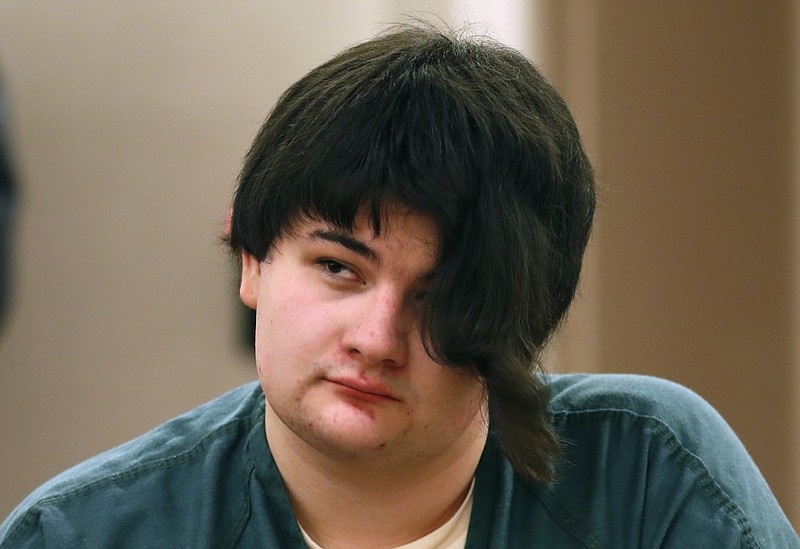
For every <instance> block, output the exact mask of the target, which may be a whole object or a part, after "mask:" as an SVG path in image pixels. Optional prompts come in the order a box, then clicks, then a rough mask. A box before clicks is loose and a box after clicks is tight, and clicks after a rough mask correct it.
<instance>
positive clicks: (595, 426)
mask: <svg viewBox="0 0 800 549" xmlns="http://www.w3.org/2000/svg"><path fill="white" fill-rule="evenodd" d="M594 208H595V186H594V179H593V175H592V170H591V167H590V165H589V162H588V160H587V158H586V154H585V153H584V150H583V147H582V145H581V141H580V137H579V135H578V131H577V129H576V127H575V124H574V122H573V120H572V117H571V115H570V113H569V110H568V109H567V107H566V105H565V104H564V102H563V100H562V99H561V97H560V96H559V94H558V93H557V92H556V91H555V89H554V88H553V87H552V86H551V85H550V84H549V83H548V82H547V81H546V79H545V78H544V77H543V76H542V75H541V74H540V73H539V72H538V71H537V70H536V68H535V67H534V66H533V65H532V64H531V63H530V62H529V61H527V60H526V59H525V58H524V57H523V56H521V55H520V54H519V53H517V52H515V51H513V50H510V49H508V48H506V47H503V46H502V45H499V44H497V43H494V42H491V41H489V40H487V39H482V38H481V39H470V38H464V37H459V36H454V35H451V34H448V33H445V32H441V31H438V30H436V29H431V28H425V27H406V28H401V29H397V30H395V31H393V32H391V33H388V34H386V35H383V36H381V37H378V38H376V39H374V40H370V41H368V42H365V43H362V44H359V45H356V46H354V47H352V48H350V49H347V50H345V51H344V52H342V53H340V54H339V55H337V56H336V57H334V58H333V59H332V60H331V61H329V62H327V63H325V64H323V65H321V66H320V67H317V68H316V69H314V70H312V71H311V72H310V73H309V74H307V75H306V76H305V77H303V78H302V79H301V80H300V81H298V82H297V83H296V84H294V85H293V86H291V87H290V88H289V89H288V90H287V91H286V92H285V93H284V95H283V96H282V97H281V99H280V100H279V102H278V104H277V106H276V107H275V109H274V110H273V112H272V113H271V115H270V116H269V117H268V119H267V121H266V122H265V123H264V125H263V127H262V129H261V131H260V133H259V134H258V136H257V137H256V139H255V141H254V143H253V145H252V148H251V149H250V152H249V154H248V156H247V158H246V160H245V164H244V167H243V169H242V173H241V176H240V180H239V185H238V188H237V191H236V196H235V200H234V204H233V209H232V219H231V227H230V234H229V239H228V240H229V245H230V248H231V250H232V252H233V254H234V256H235V257H237V258H238V259H240V261H241V275H242V278H241V287H240V296H241V299H242V300H243V302H244V303H245V304H246V305H248V306H250V307H252V308H254V309H255V310H256V345H255V355H256V364H257V369H258V377H259V380H260V383H257V384H256V383H254V384H251V385H247V386H244V387H241V388H239V389H236V390H234V391H232V392H230V393H228V394H227V395H224V396H223V397H221V398H219V399H217V400H215V401H213V402H210V403H208V404H206V405H204V406H202V407H200V408H198V409H196V410H194V411H192V412H189V413H188V414H186V415H184V416H181V417H179V418H176V419H174V420H172V421H170V422H168V423H166V424H165V425H163V426H161V427H159V428H157V429H155V430H154V431H152V432H151V433H148V434H146V435H144V436H143V437H141V438H139V439H136V440H134V441H132V442H130V443H128V444H126V445H123V446H121V447H119V448H117V449H115V450H111V451H110V452H108V453H106V454H103V455H101V456H98V457H96V458H93V459H92V460H89V461H88V462H86V463H84V464H82V465H79V466H77V467H76V468H74V469H72V470H70V471H68V472H66V473H64V474H62V475H61V476H59V477H57V478H56V479H54V480H52V481H50V482H49V483H47V484H46V485H45V486H43V487H42V488H40V489H39V490H37V491H36V492H34V494H32V495H31V496H30V497H29V498H28V499H27V500H26V501H25V502H23V504H22V505H21V506H20V507H19V508H18V509H17V510H16V511H15V512H14V513H13V514H12V515H11V516H10V517H9V518H8V519H7V521H6V522H5V523H4V525H3V526H2V528H0V540H1V541H0V546H2V547H3V548H6V547H8V548H11V547H29V546H30V547H33V546H57V547H76V546H81V547H125V546H130V547H174V546H185V547H304V546H309V547H325V548H340V547H343V548H352V547H369V548H379V547H413V548H423V547H469V548H478V547H526V548H527V547H559V548H561V547H613V548H621V547H800V542H798V538H797V536H796V534H795V533H794V531H793V530H792V527H791V526H790V525H789V522H788V520H787V519H786V517H785V516H784V514H783V513H782V511H781V509H780V507H779V505H778V504H777V502H776V501H775V498H774V497H773V496H772V494H771V492H770V490H769V488H768V486H767V485H766V483H765V482H764V480H763V478H762V477H761V475H760V473H759V472H758V470H757V468H756V467H755V465H754V464H753V462H752V460H751V459H750V458H749V456H748V455H747V453H746V451H745V450H744V449H743V447H742V446H741V444H740V443H739V441H738V440H737V438H736V436H735V435H734V434H733V433H732V432H731V430H730V429H729V428H728V427H727V426H726V424H725V423H724V421H723V420H722V419H721V418H720V417H719V416H718V415H717V414H716V413H715V412H714V411H713V410H712V409H711V408H710V407H709V406H708V405H707V404H706V403H704V402H703V401H702V400H701V399H700V398H699V397H697V396H696V395H694V394H693V393H691V392H689V391H688V390H686V389H683V388H681V387H679V386H677V385H674V384H672V383H669V382H666V381H661V380H656V379H652V378H645V377H637V376H624V375H620V376H601V375H572V376H558V377H552V378H550V377H548V376H546V375H545V374H544V372H542V371H541V369H540V368H539V361H540V357H541V353H542V352H543V349H544V347H545V345H546V343H547V342H548V339H549V338H550V337H551V336H552V334H553V333H554V331H555V330H556V329H557V327H558V325H559V323H560V322H561V320H562V319H563V318H564V315H565V313H566V311H567V308H568V307H569V304H570V302H571V301H572V299H573V296H574V293H575V288H576V285H577V282H578V277H579V273H580V268H581V261H582V256H583V252H584V248H585V246H586V243H587V240H588V237H589V232H590V228H591V224H592V218H593V213H594Z"/></svg>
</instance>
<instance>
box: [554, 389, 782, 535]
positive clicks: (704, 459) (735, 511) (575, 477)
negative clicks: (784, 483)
mask: <svg viewBox="0 0 800 549" xmlns="http://www.w3.org/2000/svg"><path fill="white" fill-rule="evenodd" d="M550 387H551V392H552V400H551V410H552V413H553V422H554V425H555V427H556V429H557V430H558V432H559V435H560V436H561V438H562V440H563V443H564V455H563V460H562V464H561V466H560V471H559V477H560V480H559V482H558V483H556V484H554V485H553V486H552V487H551V488H552V493H553V494H556V495H557V496H558V498H557V499H558V501H561V502H562V503H563V505H564V506H565V507H567V508H570V509H581V508H586V509H591V511H590V512H586V513H585V514H584V516H583V520H585V521H586V522H587V523H589V524H590V525H591V529H593V530H597V531H599V532H603V534H602V536H601V538H606V539H609V536H610V539H615V538H614V536H617V535H618V534H617V533H616V532H615V531H614V528H610V529H609V525H613V524H615V521H617V520H618V519H621V520H622V523H625V524H627V525H628V526H631V525H634V524H635V525H636V526H637V528H638V531H636V532H635V535H636V536H638V537H637V538H636V539H637V541H638V542H639V543H642V542H644V541H647V543H644V544H645V545H651V544H654V545H653V546H662V545H669V544H668V543H667V542H669V541H671V542H672V543H674V544H676V545H678V546H679V544H680V543H682V542H686V543H688V540H690V539H693V540H694V542H693V544H696V543H695V542H699V541H703V540H707V541H708V542H709V543H711V542H719V541H720V540H722V539H726V540H728V539H729V540H730V542H731V543H733V540H736V545H735V546H739V544H741V546H744V547H761V546H764V547H767V546H770V547H771V546H786V547H796V546H798V545H797V537H796V535H795V534H794V532H793V531H792V529H791V526H790V525H789V523H788V520H787V519H786V517H785V515H784V514H783V512H782V510H781V509H780V506H779V505H778V503H777V501H776V500H775V498H774V496H773V495H772V492H771V491H770V489H769V487H768V486H767V484H766V482H765V481H764V479H763V477H762V475H761V473H760V472H759V470H758V468H757V467H756V465H755V464H754V463H753V461H752V459H751V458H750V456H749V454H748V453H747V451H746V449H745V448H744V446H743V445H742V443H741V442H740V440H739V439H738V437H737V436H736V434H735V433H734V432H733V430H732V429H731V428H730V427H729V426H728V424H727V423H726V422H725V420H724V419H723V418H722V417H721V416H720V414H719V413H718V412H717V411H716V410H715V409H714V408H713V407H712V406H711V405H710V404H709V403H708V402H706V401H705V400H704V399H703V398H701V397H700V396H699V395H697V394H696V393H695V392H693V391H691V390H689V389H687V388H686V387H683V386H681V385H679V384H677V383H674V382H671V381H667V380H663V379H658V378H653V377H647V376H638V375H625V374H580V375H563V376H552V378H551V379H550ZM622 523H617V524H616V525H617V526H621V524H622ZM704 524H705V525H706V526H703V525H704ZM712 524H713V525H714V527H713V528H712V527H711V526H710V525H712ZM627 530H628V531H630V528H628V529H627ZM692 536H694V537H692ZM704 536H709V537H704ZM724 536H730V538H725V537H724ZM676 540H677V542H676ZM715 540H716V541H715ZM778 540H780V542H779V543H778ZM616 542H617V543H616V545H615V544H612V545H614V546H620V547H622V546H625V544H624V543H623V541H622V540H619V539H616ZM775 543H778V545H775ZM781 543H783V544H784V545H781ZM786 543H789V544H788V545H786ZM700 545H703V543H700ZM726 546H727V545H726Z"/></svg>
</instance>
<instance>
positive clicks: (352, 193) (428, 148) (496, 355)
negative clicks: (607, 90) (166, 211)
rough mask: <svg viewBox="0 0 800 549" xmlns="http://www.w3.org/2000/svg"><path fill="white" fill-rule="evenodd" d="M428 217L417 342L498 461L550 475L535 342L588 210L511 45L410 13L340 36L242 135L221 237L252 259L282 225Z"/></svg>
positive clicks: (573, 262)
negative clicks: (466, 398)
mask: <svg viewBox="0 0 800 549" xmlns="http://www.w3.org/2000/svg"><path fill="white" fill-rule="evenodd" d="M397 202H400V203H402V204H403V205H405V206H408V207H410V208H411V209H413V210H416V211H419V212H422V213H425V214H427V215H430V216H431V217H432V218H433V219H435V220H436V222H437V224H438V228H439V231H440V234H439V237H440V249H441V255H440V258H439V262H438V265H437V270H436V275H435V277H434V280H433V282H432V285H431V287H430V289H429V291H428V293H427V297H426V300H427V301H426V307H425V314H424V317H423V320H422V323H423V324H422V333H423V334H424V338H425V344H426V348H427V349H428V352H429V354H430V355H431V356H432V357H434V358H435V359H436V360H438V361H439V362H441V363H442V364H445V365H447V366H448V367H463V368H468V369H474V370H475V371H477V373H478V375H480V376H481V378H482V379H483V381H484V383H485V386H486V389H487V394H488V397H489V410H490V418H491V425H492V428H493V430H494V431H495V432H496V433H497V434H498V436H499V438H500V441H501V444H502V446H503V448H504V451H505V453H506V455H507V456H508V458H509V460H510V461H511V463H512V465H513V466H514V468H515V470H516V471H517V472H518V473H520V474H522V475H523V476H525V477H527V478H531V479H534V480H537V481H540V482H543V481H547V480H550V479H551V478H552V464H553V460H554V459H555V457H556V456H557V455H558V449H559V442H558V440H557V438H556V436H555V434H554V432H553V430H552V426H551V423H550V414H549V408H548V404H549V392H548V390H547V385H546V383H545V380H544V379H543V375H544V374H543V372H542V371H541V369H540V366H539V359H540V357H541V353H542V350H543V348H544V346H545V345H546V343H547V341H548V339H549V338H550V336H551V335H552V334H553V332H554V331H555V330H556V328H557V327H558V325H559V323H560V322H561V320H562V319H563V317H564V314H565V312H566V311H567V308H568V307H569V304H570V302H571V301H572V299H573V296H574V294H575V289H576V286H577V283H578V277H579V274H580V270H581V262H582V257H583V252H584V249H585V246H586V243H587V240H588V237H589V232H590V228H591V225H592V218H593V214H594V208H595V185H594V178H593V174H592V169H591V166H590V164H589V162H588V160H587V157H586V154H585V152H584V149H583V146H582V144H581V140H580V136H579V134H578V131H577V129H576V126H575V123H574V121H573V119H572V116H571V114H570V112H569V109H568V108H567V106H566V104H565V103H564V101H563V100H562V98H561V97H560V95H559V94H558V92H557V91H556V90H555V89H554V87H553V86H552V85H551V84H550V83H549V82H548V81H547V80H546V79H545V78H544V77H543V76H542V74H541V73H540V72H539V71H538V70H537V69H536V67H534V65H533V64H531V63H530V62H529V61H528V60H527V59H526V58H525V57H524V56H523V55H521V54H520V53H519V52H517V51H515V50H512V49H510V48H507V47H505V46H503V45H501V44H498V43H496V42H493V41H491V40H489V39H486V38H467V37H464V36H459V35H456V34H455V33H451V32H446V31H441V30H438V29H434V28H430V27H427V26H425V25H418V26H414V27H402V28H399V29H395V30H393V31H392V32H389V33H387V34H385V35H382V36H380V37H378V38H375V39H373V40H370V41H367V42H364V43H361V44H358V45H355V46H353V47H351V48H349V49H347V50H345V51H343V52H341V53H340V54H338V55H337V56H336V57H334V58H333V59H331V60H330V61H328V62H327V63H325V64H323V65H321V66H319V67H317V68H315V69H314V70H312V71H311V72H310V73H308V74H307V75H306V76H304V77H303V78H302V79H300V80H299V81H298V82H297V83H295V84H294V85H292V86H291V87H290V88H289V89H288V90H287V91H286V92H285V93H284V94H283V96H282V97H281V98H280V100H279V101H278V103H277V105H276V106H275V108H274V110H273V111H272V113H271V114H270V116H269V117H268V118H267V120H266V122H265V123H264V125H263V126H262V128H261V130H260V132H259V133H258V135H257V137H256V139H255V141H254V143H253V145H252V148H251V149H250V151H249V153H248V155H247V158H246V160H245V163H244V167H243V169H242V172H241V175H240V180H239V186H238V189H237V191H236V196H235V200H234V205H233V217H232V222H231V232H230V236H229V244H230V248H231V251H232V252H233V253H234V254H235V255H236V256H237V257H238V256H240V254H241V252H246V253H248V254H250V255H252V256H254V257H255V258H256V259H258V260H261V261H263V260H264V259H265V258H266V257H267V254H268V252H269V251H270V249H271V247H272V246H273V244H274V243H275V242H276V239H278V238H279V237H280V236H282V235H283V234H284V233H285V232H286V231H287V230H288V228H289V227H290V225H291V224H292V222H293V221H295V220H297V219H298V218H300V217H303V216H307V217H310V218H315V219H324V220H326V221H328V222H330V223H333V224H335V225H337V226H341V227H344V228H348V229H351V228H352V227H353V223H354V219H355V217H356V212H357V211H358V210H359V208H360V207H362V206H364V205H367V206H368V207H369V208H371V212H372V219H373V227H374V229H375V231H376V233H379V232H380V226H381V221H382V218H383V216H384V214H385V209H386V205H387V204H389V203H397Z"/></svg>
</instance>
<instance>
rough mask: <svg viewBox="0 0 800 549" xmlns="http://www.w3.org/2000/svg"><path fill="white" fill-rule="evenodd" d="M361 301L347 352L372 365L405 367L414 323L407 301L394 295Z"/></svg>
mask: <svg viewBox="0 0 800 549" xmlns="http://www.w3.org/2000/svg"><path fill="white" fill-rule="evenodd" d="M370 293H371V292H370ZM361 297H362V298H363V302H362V303H361V304H360V306H359V307H358V309H357V314H356V315H354V317H353V319H352V323H351V325H350V326H349V327H348V328H347V330H346V332H345V335H344V340H343V344H344V345H345V348H346V349H347V352H348V353H349V354H350V355H354V356H357V357H359V359H360V360H363V361H365V362H367V363H368V364H385V365H390V366H403V365H405V363H406V360H407V358H408V346H409V339H410V338H411V337H412V331H413V330H412V329H413V325H412V322H413V320H412V318H411V317H412V315H411V314H410V312H409V311H408V310H407V307H406V305H405V303H404V299H403V298H402V296H398V295H396V294H395V293H394V292H392V291H378V292H375V293H372V295H364V296H361Z"/></svg>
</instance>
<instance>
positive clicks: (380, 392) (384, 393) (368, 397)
mask: <svg viewBox="0 0 800 549" xmlns="http://www.w3.org/2000/svg"><path fill="white" fill-rule="evenodd" d="M328 381H329V382H330V383H332V384H333V385H334V386H335V388H336V390H338V391H340V392H342V393H344V394H346V395H348V396H351V397H353V398H357V399H359V400H365V401H368V402H381V401H384V402H386V401H395V402H397V401H399V400H400V399H399V398H397V397H396V396H395V395H394V394H393V393H392V392H391V390H389V388H387V387H386V386H385V385H384V384H383V383H379V382H375V381H368V380H365V379H362V378H333V379H328Z"/></svg>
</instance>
